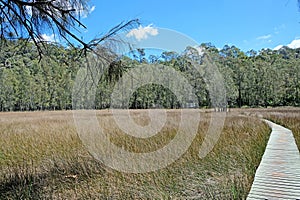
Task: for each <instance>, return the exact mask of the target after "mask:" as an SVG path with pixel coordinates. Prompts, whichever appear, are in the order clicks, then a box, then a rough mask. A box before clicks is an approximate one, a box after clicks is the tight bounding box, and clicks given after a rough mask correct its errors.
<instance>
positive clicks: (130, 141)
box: [0, 110, 270, 199]
mask: <svg viewBox="0 0 300 200" xmlns="http://www.w3.org/2000/svg"><path fill="white" fill-rule="evenodd" d="M191 112H199V111H191ZM200 112H201V121H200V124H199V128H198V134H197V136H196V138H195V139H194V141H193V143H192V144H191V146H190V148H189V150H188V151H187V152H186V153H185V154H184V155H183V156H182V157H181V158H180V159H178V160H177V161H176V162H174V163H173V164H171V165H170V166H168V167H166V168H164V169H160V170H157V171H154V172H149V173H143V174H130V173H121V172H118V171H115V170H113V169H110V168H108V167H106V166H104V165H103V164H102V163H101V162H99V161H97V160H95V159H94V158H93V157H92V156H91V155H90V154H89V152H87V150H86V149H85V148H84V145H83V144H82V142H81V140H80V139H79V137H78V136H77V132H76V128H75V126H74V123H73V118H72V112H71V111H56V112H25V113H24V112H23V113H0V199H45V198H46V199H49V198H50V199H199V198H202V199H208V198H210V199H244V198H245V197H246V196H247V194H248V192H249V190H250V187H251V184H252V181H253V177H254V174H255V170H256V168H257V166H258V165H259V162H260V159H261V157H262V154H263V152H264V149H265V146H266V143H267V140H268V137H269V133H270V130H269V128H268V127H267V126H266V125H265V124H264V123H262V122H261V121H260V120H258V119H255V118H250V117H241V116H238V114H239V112H232V113H229V114H228V116H227V118H226V121H225V126H224V128H223V132H222V134H221V137H220V139H219V141H218V143H217V144H216V145H215V147H214V149H213V150H212V152H210V153H209V154H208V155H207V156H206V157H205V158H203V159H200V158H199V157H198V153H199V149H200V146H201V144H202V142H203V139H204V137H205V133H206V131H207V129H208V126H209V122H210V113H209V112H206V111H200ZM131 115H132V117H133V118H134V120H135V122H136V123H138V124H140V125H146V124H148V123H149V116H148V115H147V110H132V111H131ZM179 116H180V115H179V112H178V111H177V110H168V111H167V122H166V125H165V126H164V127H163V129H162V130H161V132H160V133H159V134H157V135H156V136H154V137H152V138H150V139H149V140H145V139H135V138H132V137H129V136H127V135H126V134H124V133H123V132H122V131H121V130H120V129H119V128H118V127H117V125H116V124H115V123H114V120H113V117H112V114H111V113H110V111H108V110H103V111H97V117H98V119H99V124H100V125H101V126H103V127H104V129H105V130H106V131H109V133H110V140H111V141H112V142H113V143H114V144H116V145H118V146H120V147H122V148H124V149H126V150H128V151H132V152H149V151H153V150H155V149H158V148H161V147H163V146H164V145H166V144H168V142H169V141H170V140H172V138H173V137H174V135H175V134H176V130H177V129H178V120H179V119H180V117H179Z"/></svg>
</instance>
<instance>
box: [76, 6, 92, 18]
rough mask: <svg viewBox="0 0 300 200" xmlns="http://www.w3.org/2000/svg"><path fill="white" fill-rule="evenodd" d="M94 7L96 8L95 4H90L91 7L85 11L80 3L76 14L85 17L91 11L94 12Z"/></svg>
mask: <svg viewBox="0 0 300 200" xmlns="http://www.w3.org/2000/svg"><path fill="white" fill-rule="evenodd" d="M95 9H96V6H92V7H90V8H88V10H87V11H86V10H85V9H83V7H82V5H81V6H79V7H78V8H77V9H76V10H77V14H78V15H80V17H82V18H87V17H88V15H89V14H91V13H92V12H94V10H95Z"/></svg>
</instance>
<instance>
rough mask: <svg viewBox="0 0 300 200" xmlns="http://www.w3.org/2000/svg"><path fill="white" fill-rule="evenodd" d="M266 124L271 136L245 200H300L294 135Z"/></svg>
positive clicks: (299, 167) (298, 158) (299, 161)
mask: <svg viewBox="0 0 300 200" xmlns="http://www.w3.org/2000/svg"><path fill="white" fill-rule="evenodd" d="M265 121H266V122H267V123H268V124H269V126H270V127H271V128H272V133H271V136H270V139H269V141H268V144H267V147H266V150H265V153H264V155H263V157H262V160H261V163H260V165H259V167H258V168H257V171H256V173H255V178H254V182H253V184H252V187H251V190H250V193H249V195H248V197H247V200H252V199H294V200H295V199H297V200H298V199H299V200H300V154H299V150H298V148H297V146H296V143H295V139H294V137H293V133H292V132H291V131H290V130H289V129H286V128H284V127H282V126H279V125H277V124H275V123H272V122H270V121H267V120H265Z"/></svg>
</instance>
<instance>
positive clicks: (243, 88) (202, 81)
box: [0, 40, 300, 111]
mask: <svg viewBox="0 0 300 200" xmlns="http://www.w3.org/2000/svg"><path fill="white" fill-rule="evenodd" d="M200 47H201V48H202V50H203V51H204V52H205V53H204V54H203V55H201V56H199V55H196V54H197V51H196V49H194V48H192V47H187V49H186V50H185V52H184V53H183V54H182V55H180V54H177V53H176V52H163V53H162V54H161V56H157V55H150V56H148V55H146V53H145V51H144V50H143V49H139V50H138V54H137V56H133V57H132V58H130V57H126V56H124V57H122V58H119V59H115V61H113V62H111V63H110V64H109V66H108V67H107V69H104V68H103V67H102V68H101V66H100V65H99V64H97V63H96V64H95V65H99V66H96V67H98V68H99V69H100V68H101V70H102V71H101V73H102V74H103V75H102V77H101V78H100V81H99V82H98V83H97V86H98V87H97V90H96V98H95V105H90V104H88V105H87V103H86V101H85V100H84V99H81V100H78V101H76V103H77V104H80V106H79V107H82V108H91V107H93V108H96V109H103V108H109V107H110V105H111V94H112V92H113V90H114V88H115V87H116V86H117V87H122V88H124V89H126V90H129V91H131V90H132V83H133V82H134V77H133V79H132V80H131V82H132V83H121V82H120V81H119V80H121V77H122V76H123V74H124V73H126V71H128V70H130V69H132V68H136V69H138V67H139V66H140V65H141V64H149V65H155V64H160V65H164V66H168V67H171V68H173V69H175V70H176V71H178V72H179V73H180V74H181V75H182V76H184V77H185V78H186V79H187V80H188V81H189V83H190V85H191V86H192V87H193V89H194V91H193V92H194V94H195V95H196V96H197V100H198V102H197V103H198V105H199V107H212V106H213V105H212V98H217V97H214V96H213V95H212V94H209V91H210V90H209V88H212V87H213V86H214V85H211V84H213V83H212V82H213V81H211V77H212V76H213V73H214V71H213V68H212V65H209V64H207V63H205V62H204V60H205V59H207V58H209V59H210V61H211V62H212V64H213V65H214V66H216V67H217V69H218V70H219V71H220V73H221V74H222V76H223V81H224V84H225V85H224V89H226V101H227V105H217V106H220V107H228V106H229V107H245V106H246V107H268V106H299V105H300V97H299V95H300V94H299V93H300V49H290V48H288V47H283V48H281V49H280V50H278V51H272V50H270V49H263V50H261V51H260V52H255V51H253V50H251V51H249V52H247V53H244V52H242V51H241V50H239V49H238V48H237V47H235V46H232V47H230V46H228V45H226V46H224V48H223V49H221V50H218V49H217V48H216V47H214V46H213V45H211V44H202V45H201V46H200ZM45 48H46V50H47V52H48V56H44V57H43V59H42V60H39V59H40V58H39V56H38V51H37V48H36V47H35V45H34V44H32V43H30V42H26V41H23V40H17V41H2V48H1V49H0V110H1V111H17V110H20V111H22V110H45V109H47V110H61V109H72V89H73V85H74V80H75V77H76V75H77V72H78V70H79V69H80V68H84V66H86V65H85V63H86V61H85V58H84V57H81V56H80V55H78V51H77V49H74V48H70V47H68V48H66V47H63V46H59V45H56V44H45ZM101 51H102V50H101ZM111 56H114V55H111ZM146 57H148V58H149V59H147V58H146ZM111 60H113V59H111ZM99 63H101V62H99ZM195 63H197V64H198V66H196V68H195ZM141 73H143V72H142V71H141ZM122 84H123V85H122ZM83 89H84V90H85V91H86V93H87V94H88V93H89V92H90V91H89V90H90V88H88V87H83ZM178 90H180V88H178ZM216 92H219V93H220V91H216ZM219 93H217V94H219ZM221 94H222V93H220V95H221ZM131 95H132V96H131V98H130V102H129V104H128V102H124V100H122V99H121V100H120V101H119V102H121V103H120V105H118V107H123V108H125V107H131V108H152V107H164V108H179V107H182V106H185V105H184V104H181V102H179V101H178V99H177V98H176V96H175V95H174V93H173V92H172V91H170V90H169V88H166V87H164V86H161V85H156V84H149V85H145V86H143V87H141V88H138V89H137V90H136V91H131ZM217 96H218V95H217Z"/></svg>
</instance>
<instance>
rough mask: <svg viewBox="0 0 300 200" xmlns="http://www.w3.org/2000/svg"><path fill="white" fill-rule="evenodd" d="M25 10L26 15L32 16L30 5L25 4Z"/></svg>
mask: <svg viewBox="0 0 300 200" xmlns="http://www.w3.org/2000/svg"><path fill="white" fill-rule="evenodd" d="M25 10H26V11H27V13H28V15H30V16H32V7H31V6H25Z"/></svg>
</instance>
